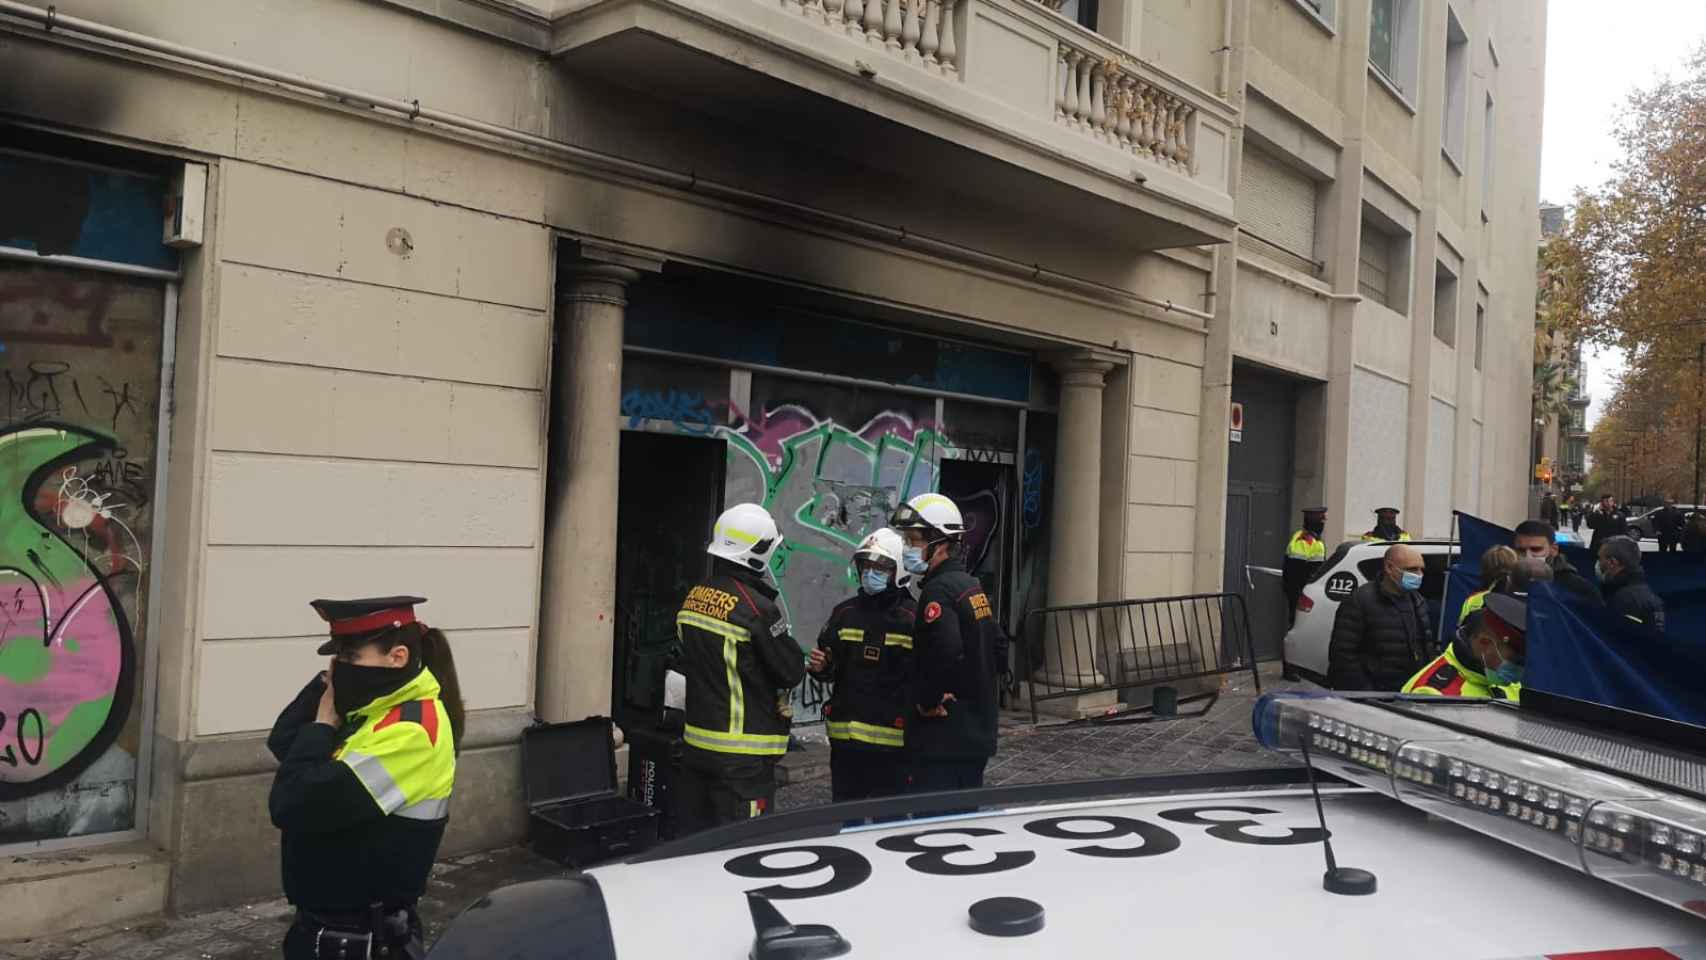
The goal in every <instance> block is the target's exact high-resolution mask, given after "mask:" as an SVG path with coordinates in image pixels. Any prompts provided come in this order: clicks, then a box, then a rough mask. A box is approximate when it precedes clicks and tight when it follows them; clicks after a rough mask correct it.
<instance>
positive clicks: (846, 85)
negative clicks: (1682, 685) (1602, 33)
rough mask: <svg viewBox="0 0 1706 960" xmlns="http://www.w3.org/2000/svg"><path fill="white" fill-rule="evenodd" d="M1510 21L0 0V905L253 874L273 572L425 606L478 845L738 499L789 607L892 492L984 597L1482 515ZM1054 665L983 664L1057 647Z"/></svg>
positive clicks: (283, 602)
mask: <svg viewBox="0 0 1706 960" xmlns="http://www.w3.org/2000/svg"><path fill="white" fill-rule="evenodd" d="M1544 26H1545V24H1544V4H1542V3H1533V4H1508V3H1501V2H1494V0H1451V2H1446V0H1426V2H1424V0H1209V2H1203V0H1104V2H1100V3H1089V2H1087V0H1068V2H1067V3H1065V4H1055V5H1049V4H1039V3H1037V2H1035V0H914V2H907V0H863V2H861V0H810V2H805V3H799V2H794V0H709V2H706V3H695V4H684V3H681V2H679V0H624V2H614V0H573V2H568V0H563V2H558V0H430V2H429V0H312V2H304V3H292V4H275V3H268V2H265V0H229V2H227V3H224V4H221V5H220V9H219V15H218V16H210V15H208V14H207V12H206V10H205V9H204V8H203V7H201V6H199V5H197V4H193V3H188V2H162V3H151V4H132V3H123V2H117V0H68V2H63V3H59V4H56V5H55V6H54V7H52V8H47V7H43V6H37V5H33V4H29V3H23V2H15V0H4V2H0V59H3V60H4V62H5V63H6V64H7V72H8V76H9V78H10V79H9V81H8V82H7V83H6V84H4V85H0V121H3V125H0V137H3V139H0V164H3V165H5V166H6V169H7V175H6V176H4V177H0V211H5V212H0V329H3V331H4V340H3V345H4V349H3V352H0V369H4V370H5V373H6V377H7V383H8V386H9V387H10V390H9V393H8V397H9V403H10V406H9V410H8V421H7V424H6V425H5V428H4V432H3V433H0V443H6V444H10V445H11V446H12V448H13V449H14V451H16V455H15V456H14V458H13V459H12V460H11V461H10V462H11V463H12V464H13V467H12V470H13V474H14V476H13V481H12V483H13V484H14V488H15V491H16V492H17V494H18V497H19V502H20V504H21V507H22V509H20V510H17V511H16V512H15V513H14V514H13V515H11V517H10V518H9V519H7V520H6V521H5V522H6V525H7V526H6V528H5V533H6V537H7V540H6V543H8V544H9V545H10V546H9V547H8V549H9V550H10V551H11V553H10V555H9V558H8V559H7V560H5V562H4V563H3V564H0V572H3V573H4V574H6V575H7V576H9V577H11V578H12V580H13V581H14V583H13V586H14V588H15V590H16V593H15V595H14V597H13V601H12V605H11V608H10V613H9V614H8V617H9V623H10V624H11V628H10V630H9V635H10V636H11V637H12V638H13V642H12V643H10V644H8V645H6V646H5V647H4V648H3V650H0V667H3V669H0V676H4V677H5V679H6V684H5V685H4V686H0V692H3V694H4V697H5V698H6V699H5V702H3V703H0V711H4V712H5V714H6V716H7V717H8V718H10V719H11V720H12V727H11V728H10V729H7V730H0V737H4V738H12V739H14V740H15V741H16V746H17V748H18V751H17V752H18V755H19V762H18V763H17V764H16V765H11V764H4V763H3V762H0V844H4V845H5V849H7V850H8V851H15V852H18V853H30V852H31V851H32V850H33V851H35V853H34V855H32V856H24V857H21V858H13V859H12V860H11V862H10V863H9V864H8V865H7V866H6V867H4V868H3V869H4V870H6V871H8V872H10V873H11V879H16V880H19V881H27V882H20V883H16V884H4V885H0V888H5V889H10V890H11V891H12V893H11V894H10V895H11V896H13V897H16V898H27V899H26V900H25V901H23V902H27V903H28V904H29V905H30V909H28V910H21V909H15V910H12V911H8V918H9V919H8V921H7V924H6V925H5V926H4V927H3V928H0V934H6V935H12V936H23V935H29V934H31V933H34V932H38V931H41V930H47V929H57V928H62V927H65V926H68V925H74V924H76V923H93V922H101V921H105V920H110V919H114V918H117V917H122V916H126V915H132V914H135V913H139V912H148V911H151V910H157V909H160V908H161V907H163V906H164V907H170V908H175V909H191V908H195V907H200V906H206V905H210V904H215V903H220V902H230V901H233V900H237V899H241V898H245V897H251V896H265V895H269V894H272V893H274V892H276V875H277V864H276V857H277V853H276V841H275V834H274V832H273V830H272V828H271V826H270V824H269V823H268V821H267V814H266V805H265V795H266V790H267V786H268V784H269V782H270V779H271V771H272V761H271V758H270V756H269V755H268V754H267V752H266V750H265V747H264V743H263V741H264V736H265V731H266V730H267V729H268V727H269V726H270V724H271V722H272V720H273V718H274V716H275V715H276V713H277V711H278V710H279V709H280V708H281V707H282V706H283V704H284V703H286V702H287V701H288V700H289V699H290V698H291V697H292V696H293V695H294V694H295V692H296V691H297V690H298V689H300V687H301V686H302V684H303V683H305V682H306V681H307V680H308V678H309V677H310V676H311V675H312V674H313V673H314V672H315V671H316V670H317V669H318V668H319V665H318V663H317V662H316V658H315V657H314V655H313V652H312V651H313V647H314V645H315V644H314V642H313V638H314V637H315V636H316V635H317V634H318V633H320V632H321V630H322V625H321V624H319V622H318V620H317V618H316V617H315V616H314V615H313V613H312V611H311V610H310V609H309V607H308V601H309V600H311V599H314V598H316V597H322V596H334V597H335V596H362V595H385V594H391V593H400V592H408V593H419V594H421V595H423V596H426V597H428V598H430V602H429V603H428V604H427V605H426V606H424V607H422V608H421V613H422V616H423V619H425V620H427V622H429V623H431V624H433V625H434V626H438V627H441V628H444V629H445V630H446V631H447V632H448V634H449V635H450V636H451V638H452V641H453V643H454V645H455V649H456V654H457V659H458V663H459V667H460V672H461V674H462V681H463V688H464V692H465V694H466V697H467V700H468V706H469V708H470V714H469V721H468V724H469V729H468V730H467V732H466V736H465V740H464V742H465V747H466V749H465V752H464V753H463V755H462V758H461V775H460V777H459V784H458V796H457V803H456V808H455V813H454V814H453V817H452V826H451V829H450V832H449V833H448V834H447V838H446V850H447V852H457V851H467V850H473V849H479V848H482V847H487V846H492V845H496V844H499V843H503V842H508V841H510V840H513V839H514V838H516V837H517V836H519V835H520V833H521V831H522V826H523V823H524V804H523V799H522V797H521V791H520V776H519V764H520V758H519V747H518V739H519V735H520V731H521V730H522V729H523V728H524V727H525V726H526V725H527V724H529V723H530V722H531V721H532V720H533V718H535V717H540V718H543V719H545V720H553V721H555V720H570V719H578V718H581V717H585V716H588V715H595V714H602V715H615V716H616V717H618V719H619V720H624V718H627V717H630V716H640V715H643V714H644V713H645V712H646V711H647V710H650V709H654V708H655V706H656V699H657V697H658V696H659V691H658V682H659V677H660V675H661V664H662V662H663V659H664V658H665V657H666V656H667V648H668V644H669V641H670V633H671V624H670V619H671V615H672V614H673V611H674V609H675V607H674V605H675V604H676V603H677V601H678V599H679V596H680V594H681V592H682V591H683V590H684V589H685V586H686V585H687V584H689V583H690V582H691V581H692V579H693V578H694V577H696V576H697V575H698V573H699V572H700V571H701V570H702V564H703V559H702V547H703V543H704V541H705V538H706V536H707V535H708V529H709V524H710V520H711V518H712V517H713V516H714V515H715V513H716V512H717V510H718V509H720V508H722V507H724V506H727V505H730V504H732V503H735V502H739V501H741V500H747V499H752V500H759V501H761V502H763V503H765V504H766V505H767V506H768V507H769V508H770V509H771V511H772V513H773V514H775V515H776V516H777V518H778V520H779V521H780V522H781V524H782V527H783V531H784V534H785V535H786V537H787V541H786V543H785V546H784V549H783V551H782V552H781V553H780V555H779V557H778V558H777V560H776V561H775V564H774V568H773V573H774V574H775V577H776V580H777V582H778V584H779V586H780V588H781V593H782V597H783V603H784V607H785V609H786V611H787V613H788V615H789V617H790V619H791V621H792V622H793V624H794V627H795V633H796V636H797V637H798V638H799V639H801V641H802V642H803V643H809V642H810V641H811V638H813V637H815V634H816V630H817V628H818V625H819V623H820V622H821V619H822V616H823V614H824V613H825V612H826V611H827V609H828V607H829V606H830V605H832V604H833V603H834V602H835V601H836V600H837V599H838V598H839V597H841V596H844V595H845V594H847V593H848V592H850V591H851V589H852V580H851V577H850V574H849V571H848V570H847V563H846V561H847V556H848V554H849V552H850V551H851V549H852V546H853V545H854V544H856V543H857V541H858V540H859V538H860V537H861V536H862V535H863V533H864V532H866V531H868V530H869V529H872V528H874V527H876V526H879V525H881V524H882V523H883V521H884V519H885V518H886V516H887V514H888V511H889V510H890V509H891V508H892V507H893V506H894V505H895V504H896V503H898V502H899V501H901V500H902V499H904V498H906V497H908V496H910V495H912V494H914V493H916V492H920V491H923V490H940V491H943V492H946V493H949V494H950V495H952V496H954V497H955V498H956V499H957V500H958V501H959V502H960V503H961V505H962V507H963V508H964V509H965V511H966V512H967V514H968V518H969V522H970V525H971V528H972V533H971V536H970V537H969V540H970V542H969V544H968V551H969V553H970V559H971V560H972V561H973V563H974V564H975V565H976V568H977V570H978V572H979V573H980V575H981V576H982V577H983V578H984V580H985V582H986V584H988V585H989V587H990V593H991V596H992V597H995V598H997V606H998V608H999V609H998V613H999V614H1000V616H1001V617H1002V619H1003V621H1004V622H1005V623H1006V624H1007V625H1008V626H1009V628H1011V629H1012V630H1014V631H1015V632H1016V633H1022V631H1023V623H1024V615H1025V613H1026V612H1027V611H1030V610H1034V609H1037V608H1039V607H1042V606H1046V605H1059V604H1066V603H1077V602H1086V601H1095V600H1099V599H1118V598H1128V597H1147V596H1167V595H1178V594H1187V593H1192V592H1199V591H1201V592H1215V591H1219V590H1220V589H1221V588H1222V586H1223V585H1229V586H1230V587H1231V588H1232V589H1235V590H1236V589H1244V588H1245V577H1246V576H1247V572H1246V571H1245V569H1244V567H1245V566H1247V565H1257V566H1261V565H1272V566H1277V565H1278V562H1279V559H1280V555H1281V553H1282V552H1283V548H1284V540H1285V534H1286V532H1287V531H1288V530H1289V528H1290V526H1291V525H1293V524H1294V522H1295V511H1296V509H1297V508H1298V507H1299V506H1301V505H1303V504H1305V503H1306V502H1308V501H1323V502H1325V503H1327V504H1328V505H1329V507H1330V508H1331V509H1332V511H1333V515H1332V519H1331V521H1330V529H1329V534H1330V536H1333V537H1337V536H1339V535H1340V534H1341V533H1344V532H1349V533H1352V534H1354V533H1357V532H1360V530H1362V529H1364V527H1365V526H1366V525H1370V524H1372V517H1371V512H1372V509H1373V508H1374V507H1376V506H1386V505H1395V506H1400V507H1402V508H1403V510H1404V511H1405V515H1406V520H1407V523H1408V525H1409V526H1410V527H1411V529H1412V530H1413V531H1415V532H1417V533H1425V534H1439V535H1444V534H1446V533H1448V532H1449V529H1450V525H1451V510H1452V509H1453V508H1456V509H1462V510H1467V511H1470V512H1476V513H1480V514H1483V515H1486V516H1489V517H1494V518H1500V517H1506V518H1509V517H1512V516H1514V515H1515V514H1517V513H1520V512H1522V511H1523V510H1524V508H1525V500H1526V497H1525V494H1526V489H1525V488H1526V484H1525V480H1524V477H1525V471H1526V459H1527V457H1526V450H1527V443H1526V442H1524V440H1523V438H1525V437H1526V436H1527V418H1526V415H1525V413H1524V411H1526V409H1527V403H1526V397H1527V395H1528V392H1529V389H1530V377H1531V370H1530V365H1529V358H1530V354H1531V337H1532V316H1533V307H1534V284H1533V277H1534V266H1535V264H1534V250H1535V247H1536V240H1537V236H1536V224H1537V219H1536V210H1535V208H1536V204H1537V196H1536V184H1537V178H1538V158H1539V152H1538V151H1539V124H1540V119H1539V118H1540V108H1541V76H1542V66H1543V55H1544V35H1545V29H1544ZM1235 405H1236V406H1235ZM1235 410H1236V411H1239V412H1241V416H1242V418H1243V419H1242V421H1241V427H1242V429H1241V432H1240V433H1239V434H1238V435H1237V436H1236V442H1234V436H1233V435H1232V434H1231V433H1229V426H1230V424H1231V422H1232V418H1233V416H1234V411H1235ZM1255 589H1265V588H1255ZM19 640H39V641H40V643H39V645H38V644H35V643H23V644H20V643H19V642H18V641H19ZM1261 642H1262V644H1263V645H1264V650H1267V649H1273V650H1274V652H1276V653H1277V638H1276V637H1266V636H1265V637H1264V638H1263V639H1262V640H1261ZM14 648H16V650H17V651H18V652H14ZM30 651H34V652H30ZM1072 659H1073V662H1078V658H1076V657H1074V658H1072ZM1066 662H1067V659H1066V657H1065V651H1062V650H1059V649H1049V648H1048V647H1047V645H1046V644H1043V645H1042V646H1041V648H1040V649H1036V650H1034V652H1033V654H1032V657H1031V659H1030V660H1029V661H1027V663H1026V664H1025V666H1026V669H1028V670H1030V671H1032V672H1034V673H1035V674H1036V675H1037V676H1038V678H1039V679H1040V680H1041V681H1042V682H1043V683H1045V684H1052V685H1055V686H1063V687H1068V688H1071V687H1075V686H1086V685H1090V680H1093V679H1094V678H1093V677H1092V678H1088V679H1087V678H1086V677H1085V676H1083V675H1081V674H1072V675H1068V671H1067V670H1066V668H1065V667H1064V664H1065V663H1066ZM1091 672H1092V673H1093V672H1094V671H1093V670H1092V671H1091ZM788 695H789V696H790V697H791V698H792V700H793V702H794V708H795V714H796V717H797V718H799V719H801V720H805V721H809V720H810V719H811V718H812V717H813V716H815V713H816V710H817V708H818V706H819V700H820V699H821V692H820V691H815V690H814V689H813V688H811V687H810V686H809V684H808V686H806V687H804V688H802V689H800V690H796V691H793V692H791V693H790V694H788ZM1067 703H1068V705H1069V708H1070V701H1067ZM1090 705H1092V704H1088V703H1086V704H1080V706H1090ZM8 752H9V751H8ZM66 848H76V849H77V850H78V855H77V856H76V857H75V858H74V860H75V863H74V864H70V863H68V862H67V861H66V859H65V858H64V856H63V854H62V851H63V850H64V849H66Z"/></svg>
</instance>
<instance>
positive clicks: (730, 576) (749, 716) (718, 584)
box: [675, 564, 805, 757]
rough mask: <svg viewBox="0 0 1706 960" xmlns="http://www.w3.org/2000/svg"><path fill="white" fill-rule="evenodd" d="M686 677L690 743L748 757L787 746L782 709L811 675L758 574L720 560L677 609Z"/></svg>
mask: <svg viewBox="0 0 1706 960" xmlns="http://www.w3.org/2000/svg"><path fill="white" fill-rule="evenodd" d="M675 632H676V636H677V637H678V638H680V640H681V668H680V669H681V672H682V673H683V674H684V675H685V676H686V677H687V729H686V732H685V739H686V741H687V745H688V746H690V747H695V748H697V749H700V750H706V751H709V752H711V753H717V754H723V755H727V756H742V757H780V756H782V755H783V754H784V753H787V752H788V726H789V723H788V720H787V719H786V718H784V717H783V716H782V714H781V711H780V710H779V709H778V702H779V700H785V699H786V698H787V696H788V693H789V691H791V690H792V689H793V688H794V687H796V686H798V685H799V683H800V680H801V679H802V678H803V677H804V676H805V657H804V655H803V654H802V653H801V651H800V648H799V645H798V644H796V643H795V642H794V638H793V636H791V635H790V633H789V630H788V625H787V622H786V621H785V620H784V619H783V617H782V611H781V609H780V608H779V607H778V606H777V604H776V592H775V591H774V590H772V589H770V588H769V587H768V586H767V585H765V583H764V582H763V581H762V580H760V579H759V578H758V577H757V576H756V575H748V574H746V573H745V572H744V571H740V570H738V568H735V567H734V566H732V565H727V564H720V565H719V566H718V569H717V571H716V573H715V574H713V575H712V576H711V577H710V579H708V580H706V581H705V582H704V583H702V584H699V585H698V586H696V587H694V588H693V589H692V590H689V591H688V592H687V596H686V597H685V598H683V600H682V603H681V609H680V611H679V612H677V613H676V615H675Z"/></svg>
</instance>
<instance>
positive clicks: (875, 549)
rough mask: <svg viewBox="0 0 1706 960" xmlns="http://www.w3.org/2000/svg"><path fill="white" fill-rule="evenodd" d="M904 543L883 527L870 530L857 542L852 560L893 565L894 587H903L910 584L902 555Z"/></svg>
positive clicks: (910, 576)
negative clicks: (885, 561)
mask: <svg viewBox="0 0 1706 960" xmlns="http://www.w3.org/2000/svg"><path fill="white" fill-rule="evenodd" d="M905 552H906V541H905V540H904V539H902V538H901V535H900V534H898V533H896V532H894V531H893V530H890V529H889V528H888V527H883V528H881V529H878V530H872V531H871V532H870V533H868V534H866V535H865V539H863V540H861V541H859V549H857V550H854V551H853V560H854V562H855V563H856V562H858V561H860V560H887V561H888V562H890V563H892V564H894V577H895V579H894V582H895V586H899V587H904V586H906V585H907V584H908V583H911V582H912V575H911V574H909V573H907V572H906V562H905V557H904V554H905Z"/></svg>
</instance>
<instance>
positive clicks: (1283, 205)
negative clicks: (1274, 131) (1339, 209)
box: [1238, 146, 1317, 274]
mask: <svg viewBox="0 0 1706 960" xmlns="http://www.w3.org/2000/svg"><path fill="white" fill-rule="evenodd" d="M1238 219H1239V221H1240V227H1241V229H1242V230H1243V231H1244V233H1245V234H1247V235H1249V236H1251V237H1254V238H1255V239H1257V240H1258V241H1260V243H1257V244H1254V245H1252V249H1253V250H1254V251H1255V252H1257V253H1260V254H1262V255H1263V256H1266V257H1268V258H1270V259H1273V260H1277V261H1279V262H1281V263H1283V264H1285V265H1286V266H1288V267H1292V268H1293V269H1297V270H1302V271H1304V272H1305V273H1310V274H1313V273H1316V272H1317V268H1316V265H1315V262H1314V261H1315V181H1313V180H1311V179H1309V178H1308V177H1306V176H1304V175H1303V174H1301V173H1298V172H1297V171H1296V170H1293V169H1292V168H1291V167H1288V166H1286V165H1285V164H1284V163H1282V162H1280V161H1279V160H1277V159H1275V158H1274V157H1273V156H1271V155H1269V154H1267V153H1264V152H1263V151H1262V150H1260V149H1258V148H1256V147H1251V146H1246V147H1245V148H1244V167H1243V175H1242V178H1241V179H1240V180H1239V182H1238Z"/></svg>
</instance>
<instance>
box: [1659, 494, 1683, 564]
mask: <svg viewBox="0 0 1706 960" xmlns="http://www.w3.org/2000/svg"><path fill="white" fill-rule="evenodd" d="M1682 524H1683V516H1682V511H1681V510H1678V509H1677V508H1676V504H1674V503H1672V502H1670V501H1669V500H1666V501H1665V505H1664V506H1662V507H1660V508H1659V509H1658V511H1657V512H1656V513H1654V514H1653V535H1654V536H1656V537H1658V540H1659V552H1660V553H1675V552H1676V548H1677V547H1678V546H1679V545H1681V543H1682Z"/></svg>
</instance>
